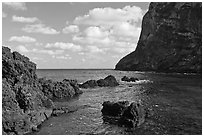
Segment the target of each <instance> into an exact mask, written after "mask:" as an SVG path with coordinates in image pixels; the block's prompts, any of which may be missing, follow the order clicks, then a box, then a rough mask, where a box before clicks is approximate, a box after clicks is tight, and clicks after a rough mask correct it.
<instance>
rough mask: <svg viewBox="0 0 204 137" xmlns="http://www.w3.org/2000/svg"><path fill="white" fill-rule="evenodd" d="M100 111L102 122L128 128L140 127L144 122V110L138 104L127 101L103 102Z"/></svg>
mask: <svg viewBox="0 0 204 137" xmlns="http://www.w3.org/2000/svg"><path fill="white" fill-rule="evenodd" d="M102 106H103V108H102V110H101V112H102V115H103V120H104V122H109V123H111V124H117V125H121V126H126V127H130V128H135V127H137V126H140V125H141V124H142V123H144V121H145V116H146V113H145V109H144V108H143V106H142V105H141V104H140V103H136V102H133V103H131V104H130V105H129V102H128V101H119V102H110V101H105V102H104V103H103V104H102Z"/></svg>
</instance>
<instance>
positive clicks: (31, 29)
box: [22, 24, 60, 35]
mask: <svg viewBox="0 0 204 137" xmlns="http://www.w3.org/2000/svg"><path fill="white" fill-rule="evenodd" d="M22 30H23V31H25V32H27V33H42V34H50V35H54V34H59V33H60V32H58V31H57V30H55V29H53V28H51V27H48V26H45V25H44V24H34V25H26V26H25V27H24V28H22Z"/></svg>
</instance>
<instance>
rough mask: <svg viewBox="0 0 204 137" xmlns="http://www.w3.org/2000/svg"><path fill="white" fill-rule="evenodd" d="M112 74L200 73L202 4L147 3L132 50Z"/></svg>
mask: <svg viewBox="0 0 204 137" xmlns="http://www.w3.org/2000/svg"><path fill="white" fill-rule="evenodd" d="M115 69H116V70H131V71H136V70H137V71H157V72H181V73H185V72H189V73H201V72H202V3H201V2H200V3H196V2H193V3H184V2H179V3H175V2H168V3H159V2H158V3H150V6H149V10H148V12H147V13H146V14H145V15H144V17H143V21H142V31H141V34H140V39H139V41H138V44H137V47H136V50H135V51H133V52H132V53H130V54H129V55H127V56H125V57H123V58H122V59H121V60H120V61H119V62H118V63H117V65H116V67H115Z"/></svg>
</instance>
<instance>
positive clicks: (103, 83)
mask: <svg viewBox="0 0 204 137" xmlns="http://www.w3.org/2000/svg"><path fill="white" fill-rule="evenodd" d="M118 85H119V84H118V82H117V80H116V78H115V77H114V76H112V75H109V76H107V77H106V78H104V79H99V80H97V81H96V80H89V81H86V82H85V83H83V84H81V85H80V86H79V87H80V88H95V87H97V86H99V87H115V86H118Z"/></svg>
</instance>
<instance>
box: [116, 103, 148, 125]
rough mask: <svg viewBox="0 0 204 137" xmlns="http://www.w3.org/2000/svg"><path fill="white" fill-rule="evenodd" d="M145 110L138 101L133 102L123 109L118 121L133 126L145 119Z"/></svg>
mask: <svg viewBox="0 0 204 137" xmlns="http://www.w3.org/2000/svg"><path fill="white" fill-rule="evenodd" d="M145 115H146V113H145V110H144V108H143V107H142V106H141V104H140V103H135V102H133V103H132V104H131V105H130V106H128V107H127V109H125V110H124V112H123V114H122V116H121V118H120V121H119V123H120V124H122V125H126V126H127V127H131V128H135V127H137V126H140V125H141V124H142V123H144V121H145Z"/></svg>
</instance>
